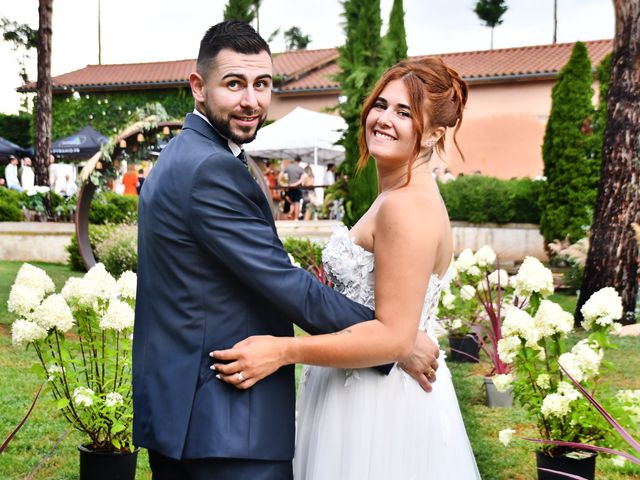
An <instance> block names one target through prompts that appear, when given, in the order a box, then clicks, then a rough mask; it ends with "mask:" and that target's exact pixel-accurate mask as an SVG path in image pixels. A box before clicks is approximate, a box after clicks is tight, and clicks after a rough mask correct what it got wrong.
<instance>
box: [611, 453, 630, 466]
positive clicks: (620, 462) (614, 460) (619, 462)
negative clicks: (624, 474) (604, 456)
mask: <svg viewBox="0 0 640 480" xmlns="http://www.w3.org/2000/svg"><path fill="white" fill-rule="evenodd" d="M611 463H613V465H614V466H616V467H619V468H621V467H624V465H625V463H627V459H626V458H624V457H621V456H620V455H616V456H615V457H613V458H611Z"/></svg>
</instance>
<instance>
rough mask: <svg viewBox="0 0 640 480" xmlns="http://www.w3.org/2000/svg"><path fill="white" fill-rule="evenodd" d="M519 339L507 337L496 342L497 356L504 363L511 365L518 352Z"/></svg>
mask: <svg viewBox="0 0 640 480" xmlns="http://www.w3.org/2000/svg"><path fill="white" fill-rule="evenodd" d="M520 346H521V341H520V338H519V337H516V336H509V337H504V338H501V339H500V340H498V356H499V357H500V360H502V361H503V362H504V363H513V361H514V360H515V359H516V356H517V355H518V351H519V350H520Z"/></svg>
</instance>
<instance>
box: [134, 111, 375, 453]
mask: <svg viewBox="0 0 640 480" xmlns="http://www.w3.org/2000/svg"><path fill="white" fill-rule="evenodd" d="M137 273H138V291H137V303H136V319H135V328H134V336H133V405H134V423H133V440H134V443H135V444H136V445H138V446H142V447H146V448H149V449H152V450H155V451H157V452H159V453H161V454H163V455H165V456H168V457H171V458H175V459H194V458H207V457H224V458H248V459H264V460H290V459H291V458H292V457H293V449H294V436H295V432H294V412H295V380H294V366H293V365H289V366H286V367H283V368H281V369H280V370H278V371H277V372H276V373H274V374H273V375H271V376H269V377H267V378H265V379H264V380H262V381H261V382H258V384H256V385H255V386H254V387H253V388H251V389H248V390H238V389H236V388H235V387H233V386H231V385H228V384H226V383H224V382H222V381H220V380H218V379H216V378H215V374H214V373H213V372H212V371H211V370H210V368H209V367H210V366H211V364H212V360H211V358H210V357H209V355H208V354H209V352H211V351H212V350H218V349H225V348H229V347H231V346H232V345H234V344H235V343H236V342H238V341H240V340H242V339H244V338H246V337H248V336H250V335H266V334H268V335H275V336H291V335H293V326H292V323H296V324H297V325H299V326H300V327H302V328H303V329H304V330H306V331H307V332H309V333H312V334H320V333H328V332H334V331H338V330H342V329H344V328H346V327H347V326H349V325H352V324H354V323H357V322H360V321H363V320H369V319H372V318H373V316H374V314H373V312H372V311H371V310H369V309H368V308H366V307H364V306H362V305H359V304H357V303H355V302H352V301H351V300H349V299H347V298H346V297H344V296H342V295H340V294H338V293H336V292H334V291H333V290H331V289H330V288H328V287H326V286H324V285H321V284H320V283H319V282H317V281H316V280H315V278H314V277H313V276H312V275H311V274H309V273H308V272H306V271H304V270H302V269H300V268H296V267H294V266H292V265H291V263H290V261H289V258H288V255H287V252H286V251H285V250H284V249H283V247H282V244H281V242H280V240H279V239H278V236H277V233H276V228H275V223H274V221H273V217H272V214H271V211H270V209H269V204H268V202H267V199H266V197H265V196H264V194H263V192H262V191H261V190H260V188H259V187H258V185H257V184H256V182H255V180H254V179H253V178H252V176H251V175H250V173H249V172H248V170H247V168H246V166H245V165H244V164H243V163H242V162H241V161H240V160H239V159H237V158H236V157H235V156H233V154H232V153H231V151H230V150H229V148H228V144H227V141H226V140H225V139H223V138H221V137H220V136H219V135H218V134H217V133H216V132H215V131H214V129H213V128H212V127H211V126H210V125H209V124H208V123H207V122H205V121H204V120H203V119H202V118H200V117H198V116H197V115H194V114H189V115H187V117H186V119H185V122H184V128H183V130H182V132H181V133H180V135H179V136H177V137H176V138H174V139H172V140H171V141H170V142H169V144H168V145H167V147H166V148H165V149H164V150H163V152H162V154H161V155H160V157H159V159H158V162H157V164H156V165H155V166H154V168H153V169H152V170H151V172H150V173H149V176H148V178H147V179H146V181H145V183H144V188H143V189H142V192H141V196H140V202H139V224H138V272H137ZM383 371H384V369H383ZM387 371H388V368H387Z"/></svg>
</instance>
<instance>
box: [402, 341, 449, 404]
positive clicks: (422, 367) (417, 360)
mask: <svg viewBox="0 0 640 480" xmlns="http://www.w3.org/2000/svg"><path fill="white" fill-rule="evenodd" d="M439 356H440V348H439V347H438V345H437V344H436V343H435V342H434V341H433V340H431V338H430V337H429V335H427V334H426V333H425V332H422V331H421V332H418V335H417V337H416V344H415V346H414V347H413V352H412V353H411V355H409V356H408V357H407V358H405V359H403V360H402V361H400V362H398V365H399V366H400V368H402V369H403V370H404V371H405V372H407V373H408V374H409V375H411V376H412V377H413V378H414V379H415V380H416V381H417V382H418V383H419V384H420V386H421V387H422V389H423V390H425V391H426V392H430V391H431V390H432V388H433V387H431V384H432V383H433V382H435V381H436V370H438V357H439Z"/></svg>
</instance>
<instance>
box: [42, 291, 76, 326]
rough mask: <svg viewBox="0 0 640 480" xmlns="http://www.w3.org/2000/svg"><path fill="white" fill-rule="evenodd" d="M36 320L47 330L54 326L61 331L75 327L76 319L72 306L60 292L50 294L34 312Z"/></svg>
mask: <svg viewBox="0 0 640 480" xmlns="http://www.w3.org/2000/svg"><path fill="white" fill-rule="evenodd" d="M33 319H34V321H35V322H36V323H37V324H38V325H40V326H41V327H42V328H44V329H46V330H51V329H52V328H56V329H58V331H59V332H62V333H64V332H66V331H68V330H70V329H71V327H73V325H74V323H75V320H74V318H73V314H72V313H71V308H69V305H67V302H66V300H65V299H64V297H63V296H62V295H61V294H59V293H56V294H53V295H49V296H48V297H47V298H45V299H44V301H43V302H42V303H41V304H40V306H39V307H38V308H36V310H35V312H33Z"/></svg>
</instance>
